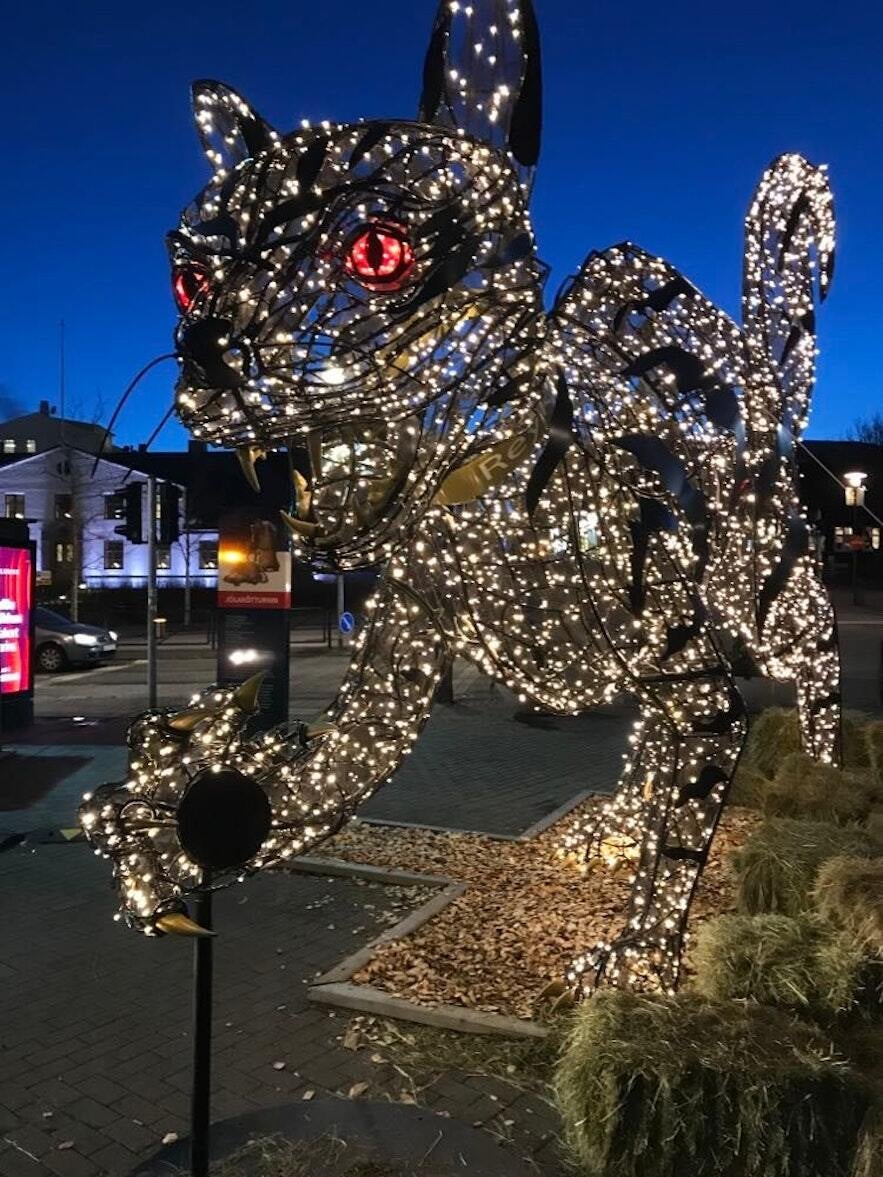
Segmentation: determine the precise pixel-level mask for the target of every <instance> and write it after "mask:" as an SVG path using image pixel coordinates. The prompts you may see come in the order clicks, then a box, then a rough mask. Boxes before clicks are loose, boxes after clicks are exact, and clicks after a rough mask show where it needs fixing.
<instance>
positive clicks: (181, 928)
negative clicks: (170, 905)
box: [155, 911, 216, 936]
mask: <svg viewBox="0 0 883 1177" xmlns="http://www.w3.org/2000/svg"><path fill="white" fill-rule="evenodd" d="M155 926H156V927H157V928H159V930H160V931H161V932H165V933H166V935H167V936H214V935H216V933H215V932H210V931H209V930H208V928H203V927H202V926H201V925H200V924H198V923H197V922H196V920H192V919H191V918H190V916H189V915H185V914H184V912H183V911H170V912H168V913H167V914H166V915H161V916H160V917H159V919H158V920H157V921H156V925H155Z"/></svg>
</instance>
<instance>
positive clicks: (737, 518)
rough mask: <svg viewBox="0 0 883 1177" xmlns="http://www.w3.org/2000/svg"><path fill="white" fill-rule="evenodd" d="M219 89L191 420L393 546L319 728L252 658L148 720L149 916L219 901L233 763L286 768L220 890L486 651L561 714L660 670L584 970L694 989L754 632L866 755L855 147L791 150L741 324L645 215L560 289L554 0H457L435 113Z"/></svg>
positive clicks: (188, 406)
mask: <svg viewBox="0 0 883 1177" xmlns="http://www.w3.org/2000/svg"><path fill="white" fill-rule="evenodd" d="M194 109H195V113H196V122H197V129H198V131H199V134H200V136H201V138H202V141H203V145H204V147H205V150H206V154H207V158H208V159H209V162H210V165H211V167H212V171H213V178H212V180H211V182H210V183H209V185H208V187H207V188H206V189H205V191H204V192H203V193H201V194H200V196H199V197H197V199H196V200H195V201H194V202H193V204H192V205H190V206H189V207H188V209H186V210H185V213H184V215H183V217H182V220H181V223H180V225H179V227H178V229H177V230H176V231H175V232H174V233H172V234H171V235H170V238H169V246H170V252H171V257H172V264H173V288H174V293H175V297H176V300H177V302H178V306H179V309H180V311H181V320H180V323H179V327H178V332H177V347H178V354H179V358H180V361H181V376H180V381H179V385H178V389H177V392H176V402H177V408H178V412H179V415H180V416H181V419H182V421H183V422H184V423H185V424H186V425H187V427H188V428H189V429H190V431H191V432H192V433H193V434H194V435H195V436H197V437H201V438H204V439H206V440H208V441H211V442H213V443H217V444H224V445H228V446H235V447H236V448H237V450H238V452H239V454H240V458H241V460H242V464H243V468H244V470H245V472H246V476H247V477H248V479H249V481H251V482H252V484H254V483H255V482H256V481H257V479H258V478H259V470H260V465H259V460H260V457H261V455H262V454H263V453H264V452H266V451H267V450H268V449H271V448H278V447H283V446H287V447H290V448H299V449H306V450H307V452H308V454H309V457H310V467H311V472H310V476H309V477H306V476H305V475H304V474H302V473H299V472H297V471H295V474H294V478H295V485H294V488H293V495H294V498H295V500H296V504H297V505H296V508H295V512H294V513H293V514H291V515H286V521H287V523H288V525H289V528H290V530H291V532H292V542H293V547H294V551H295V555H296V556H298V557H299V558H301V559H303V560H305V561H308V562H310V563H312V564H313V565H315V566H318V567H323V568H329V567H331V568H336V569H343V568H354V567H363V566H366V565H369V564H373V563H378V562H381V561H382V562H384V564H385V570H384V573H383V576H382V578H381V581H380V585H379V587H378V589H377V592H376V594H375V596H374V598H373V601H372V603H371V605H370V608H369V618H368V621H367V623H366V625H365V627H364V628H363V630H362V631H361V634H360V637H359V639H358V641H357V642H356V645H355V648H354V652H353V658H352V661H351V664H350V667H349V669H348V671H347V673H346V676H345V678H344V681H343V683H342V685H341V688H340V691H339V693H338V695H337V698H336V700H335V702H334V704H333V705H332V706H331V708H330V709H329V711H328V713H327V714H326V715H324V716H323V717H322V718H321V720H320V721H318V722H317V723H315V724H312V725H309V726H304V725H294V726H293V727H289V728H282V729H278V730H275V731H273V732H270V733H266V734H264V735H262V736H259V737H254V738H251V737H249V736H248V734H247V731H248V728H247V723H248V718H249V716H250V714H251V709H252V707H253V705H254V694H255V688H254V687H253V686H249V687H248V688H247V689H246V688H241V689H240V691H238V692H237V691H232V690H227V691H224V690H217V689H212V690H209V691H207V692H205V693H203V694H202V695H201V696H198V697H196V698H195V699H194V700H193V701H192V703H191V706H190V707H189V708H188V709H186V710H185V711H183V712H170V711H159V712H151V713H148V714H147V715H145V716H143V717H141V718H140V719H139V720H137V721H136V722H135V723H134V724H133V726H132V728H131V729H130V733H129V746H130V749H131V754H130V764H129V775H128V779H127V780H126V781H125V782H124V783H123V784H121V785H108V786H103V787H102V788H101V789H99V790H97V791H96V793H95V795H94V796H92V797H90V798H87V799H86V801H85V802H84V804H83V807H82V810H81V814H82V821H83V824H84V826H85V827H86V829H87V830H88V832H89V836H90V838H91V840H92V842H93V843H94V845H95V847H96V849H97V850H98V851H99V852H101V853H104V854H107V855H108V856H109V857H110V858H111V859H112V861H113V864H114V870H115V872H116V876H117V879H118V882H119V886H120V890H121V895H122V905H121V913H122V915H123V916H124V917H125V919H126V920H127V922H128V923H130V924H131V925H132V926H134V927H137V928H139V929H141V930H143V931H145V932H148V933H154V932H157V931H160V932H161V931H170V930H181V929H182V928H185V929H186V928H188V925H187V921H186V920H183V911H184V905H185V902H186V900H187V898H188V897H189V896H190V895H192V894H194V892H195V891H197V890H198V889H199V887H200V886H202V885H205V884H206V877H205V874H204V865H205V864H204V862H202V861H201V860H200V856H199V854H198V853H195V852H194V850H193V847H192V845H191V842H192V838H191V837H190V835H189V834H188V835H187V836H186V837H185V836H184V834H183V833H182V824H183V822H182V817H181V812H182V806H183V805H184V802H185V800H186V798H187V797H188V795H191V796H192V795H194V790H195V789H196V788H197V783H198V782H204V781H205V780H206V779H207V775H208V774H212V773H214V774H218V780H219V782H220V780H221V779H222V778H223V780H225V781H227V782H229V781H231V780H232V782H233V785H234V786H235V784H236V781H240V782H242V781H245V782H248V783H249V785H250V786H255V785H256V786H257V787H258V793H259V795H260V796H261V797H266V799H267V801H268V804H269V815H270V816H269V820H268V826H267V828H266V829H265V830H263V829H262V830H261V832H260V834H259V844H256V845H255V846H253V847H251V848H250V849H249V850H248V853H247V854H245V853H244V852H243V854H244V856H242V857H241V860H236V861H226V860H224V859H223V856H221V855H216V856H215V857H216V858H218V861H219V862H220V866H219V865H218V862H215V863H213V872H212V879H211V885H213V886H221V885H226V884H227V883H229V882H232V881H234V880H235V879H237V878H242V877H244V876H245V875H246V874H249V873H253V872H255V871H259V870H261V869H264V868H265V867H268V866H272V865H274V864H278V863H280V862H283V861H284V860H285V859H287V858H290V857H292V856H294V855H298V854H302V853H304V852H306V851H308V850H309V849H311V848H312V847H314V846H316V845H318V844H319V843H320V842H321V841H323V840H324V839H325V838H327V837H328V836H329V835H330V834H331V833H333V832H334V831H335V830H337V829H339V828H340V826H341V824H342V823H343V822H345V821H346V820H347V819H348V818H349V817H350V816H351V815H352V814H353V813H354V812H355V811H356V810H357V808H358V807H359V805H360V804H362V803H363V802H364V801H365V800H366V799H367V797H369V796H370V795H371V793H372V792H373V791H374V790H375V789H377V788H378V787H379V786H380V785H381V784H383V782H384V781H386V780H387V779H388V778H389V777H390V775H391V774H392V773H393V772H394V771H395V769H396V768H397V767H398V765H399V764H400V763H401V761H402V758H403V757H404V756H405V755H407V753H408V752H409V751H410V749H411V748H412V746H413V744H414V742H415V740H416V739H417V737H418V735H419V733H420V731H421V729H422V726H423V724H424V723H425V721H426V719H427V717H428V715H429V712H430V709H431V706H432V698H433V694H434V690H435V687H436V684H437V683H438V680H439V677H440V675H441V673H442V669H443V667H444V665H445V662H446V659H447V658H449V657H451V656H453V655H456V656H459V657H462V658H466V659H468V660H470V661H471V662H473V663H474V664H475V665H477V666H479V667H480V668H481V669H482V670H483V671H485V672H486V673H487V674H489V675H491V676H492V677H493V678H495V679H496V680H497V681H500V682H502V683H504V684H505V685H506V686H507V687H509V688H510V689H511V690H512V691H513V692H515V693H516V695H517V696H518V697H519V699H520V700H522V701H523V702H525V703H529V704H533V705H535V706H538V707H542V708H544V709H547V710H550V711H552V712H555V713H558V714H575V713H579V712H580V711H583V710H585V709H586V708H588V707H591V706H594V705H597V704H599V703H605V702H610V701H612V700H614V699H615V698H616V697H617V696H619V695H622V694H624V693H625V694H629V695H631V696H633V697H634V698H635V699H636V701H637V703H638V706H639V712H640V715H639V719H638V721H637V724H636V726H635V729H634V732H633V733H632V736H631V739H630V746H629V751H628V755H627V757H626V762H625V766H624V771H623V776H622V779H621V781H620V786H619V789H618V791H617V793H616V795H615V796H614V797H613V798H611V800H610V801H609V802H607V803H606V804H605V805H603V806H602V807H601V808H600V810H594V811H592V814H591V816H579V817H577V818H575V819H574V820H572V821H571V822H570V824H569V825H568V826H567V828H566V830H565V832H564V833H563V835H562V838H561V846H560V850H561V855H562V858H563V859H567V860H571V861H574V862H576V863H577V865H579V866H580V867H581V868H582V869H584V870H586V872H587V875H589V872H590V870H592V869H602V870H605V869H619V868H620V867H622V866H623V865H625V866H626V867H627V868H628V870H629V872H630V875H631V877H632V880H633V888H632V897H631V902H630V906H629V910H628V912H627V913H626V915H625V922H624V927H623V929H622V930H621V931H619V932H618V934H617V935H616V936H613V935H611V937H610V938H609V939H608V940H605V941H604V942H603V943H601V944H598V945H596V946H594V947H592V948H587V951H586V953H585V954H584V955H583V956H581V957H580V958H579V959H578V960H577V961H575V962H572V964H571V965H570V970H569V977H570V980H571V982H572V984H573V985H574V987H576V988H579V989H585V990H590V989H591V988H593V987H594V986H596V985H597V984H599V983H601V982H602V981H603V982H604V983H609V984H616V985H620V986H631V987H635V988H639V989H642V990H651V991H652V990H662V991H671V990H673V989H674V988H675V986H676V985H677V981H678V974H679V968H680V958H681V952H682V948H683V943H684V936H685V927H686V920H687V915H688V912H689V907H690V901H691V899H692V895H693V892H694V890H695V887H696V883H697V881H698V879H699V876H700V874H701V871H702V867H703V865H704V863H705V861H706V859H707V856H708V851H709V846H710V844H711V840H712V838H713V835H714V832H715V828H716V825H717V823H718V820H719V818H720V813H721V809H722V806H723V804H724V801H725V798H726V793H727V789H728V786H729V782H730V780H731V778H732V775H733V772H734V771H735V767H736V764H737V761H738V758H739V754H740V751H741V748H742V744H743V742H744V738H745V732H746V716H745V711H744V707H743V705H742V701H741V699H740V697H739V694H738V691H737V690H736V688H735V684H734V679H733V674H732V670H731V665H732V662H733V658H734V657H735V655H736V654H737V652H738V650H739V649H747V650H749V651H750V652H751V653H752V655H753V656H754V658H755V659H756V660H757V661H758V662H759V663H760V664H761V665H762V666H763V667H764V669H765V670H766V672H767V673H769V674H771V675H773V676H774V677H779V678H784V679H789V680H793V681H795V682H796V684H797V697H798V703H799V709H800V716H801V731H802V735H803V740H804V744H805V746H806V747H807V748H808V749H809V750H810V751H811V752H812V754H813V755H815V756H817V757H819V758H821V759H824V760H829V761H835V760H836V759H837V758H838V756H839V696H838V684H839V664H838V655H837V643H836V633H835V631H834V623H833V614H832V611H831V608H830V603H829V602H828V600H827V597H826V595H825V593H824V590H823V589H822V587H821V585H820V584H819V583H818V581H817V579H816V576H815V572H814V569H813V566H812V562H811V560H810V556H809V554H808V545H807V543H806V528H805V525H804V523H803V521H802V519H801V518H800V515H799V510H798V507H797V501H796V496H795V491H794V458H793V442H794V439H795V438H798V437H799V435H800V432H801V430H802V428H803V427H804V425H805V423H806V416H807V412H808V406H809V397H810V392H811V388H812V383H813V378H814V362H815V360H814V357H815V346H816V345H815V329H814V308H815V306H816V304H817V303H818V302H819V301H821V299H822V298H823V297H824V294H825V293H826V290H827V285H828V280H829V276H830V269H831V258H832V255H833V213H832V205H831V197H830V191H829V188H828V183H827V178H826V175H825V172H824V169H821V168H816V167H813V166H812V165H811V164H809V163H807V162H806V161H805V160H803V159H802V158H801V157H799V156H795V155H788V156H783V157H780V158H779V159H778V160H776V161H774V163H773V164H772V165H771V167H770V168H769V169H768V171H767V172H766V173H765V175H764V177H763V180H762V181H761V184H760V186H759V188H758V190H757V193H756V195H755V198H754V200H753V203H752V205H751V208H750V211H749V216H748V220H747V229H746V250H745V256H746V265H745V275H744V291H745V295H744V310H743V318H744V322H743V326H742V327H739V326H737V325H736V324H734V323H733V322H732V321H731V320H729V319H728V318H727V317H726V316H725V315H724V314H723V312H721V311H720V310H718V309H717V308H716V307H715V306H713V304H711V303H710V302H709V301H708V300H707V299H705V298H704V297H703V296H702V295H701V294H700V293H699V292H698V291H697V290H696V288H695V287H694V286H693V285H692V284H691V283H689V282H688V281H687V280H686V279H685V278H683V277H682V276H681V275H680V274H679V273H678V272H677V271H676V270H675V269H674V268H673V267H671V266H670V265H669V264H668V263H667V262H664V261H662V260H661V259H659V258H655V257H652V256H650V255H648V254H646V253H644V252H643V251H641V250H640V249H638V248H637V247H635V246H632V245H630V244H623V245H619V246H615V247H613V248H611V249H607V250H605V251H603V252H601V253H594V254H591V255H590V256H589V258H588V259H587V261H586V263H585V264H584V266H583V268H582V269H581V270H580V272H579V273H578V274H577V276H576V277H575V278H574V279H573V280H572V281H571V282H570V283H569V284H568V285H567V287H566V288H565V289H564V291H563V292H562V294H561V295H560V296H559V298H558V300H557V302H556V304H555V306H554V307H553V309H552V310H551V312H549V313H548V314H546V313H545V311H544V309H543V298H542V290H543V284H544V280H545V276H546V270H545V267H544V266H543V265H542V263H541V262H539V260H538V259H537V256H536V249H535V242H534V237H533V231H532V228H531V225H530V219H529V214H528V210H527V200H528V195H529V191H530V184H531V179H532V174H533V169H534V166H535V164H536V161H537V155H538V149H539V126H540V69H539V43H538V36H537V30H536V21H535V18H534V14H533V9H532V6H531V5H530V3H529V2H528V0H475V2H474V3H471V4H463V3H457V2H455V3H449V2H447V0H445V2H444V3H442V4H441V6H440V8H439V12H438V16H437V19H436V23H435V27H434V29H433V33H432V37H431V41H430V47H429V51H428V54H427V60H426V65H425V68H424V89H423V96H422V98H421V103H420V121H419V122H416V123H411V122H405V121H397V122H371V123H358V124H354V125H347V126H341V125H337V124H330V123H323V124H321V125H319V126H308V125H302V126H301V127H300V128H298V130H296V131H295V132H293V133H292V134H290V135H286V136H280V135H279V134H278V133H277V132H275V131H273V130H272V129H271V128H270V127H269V126H267V124H266V123H264V121H263V120H262V119H261V118H260V116H259V115H258V114H257V113H256V112H255V111H254V110H253V109H252V108H251V107H250V106H249V105H248V104H247V103H246V102H245V101H244V100H243V99H242V98H240V97H239V96H238V95H236V94H235V93H234V92H233V91H231V90H230V89H228V88H227V87H225V86H222V85H219V84H216V83H199V84H198V85H197V86H196V88H195V91H194ZM200 787H201V786H200ZM219 795H220V791H219ZM243 795H244V794H243ZM215 820H216V822H217V824H223V814H222V813H221V812H220V811H219V812H218V813H217V814H216V815H215ZM562 869H571V868H570V867H569V866H568V865H566V863H564V862H563V863H562ZM590 877H591V876H590V875H589V879H590ZM586 885H587V886H590V885H591V882H590V881H588V880H587V883H586ZM182 921H183V922H182ZM189 930H191V931H193V930H198V929H193V928H189ZM564 963H565V962H562V966H563V965H564Z"/></svg>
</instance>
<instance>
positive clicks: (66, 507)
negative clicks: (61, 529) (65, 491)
mask: <svg viewBox="0 0 883 1177" xmlns="http://www.w3.org/2000/svg"><path fill="white" fill-rule="evenodd" d="M73 509H74V498H73V495H56V496H55V518H56V519H70V517H71V515H72V513H73Z"/></svg>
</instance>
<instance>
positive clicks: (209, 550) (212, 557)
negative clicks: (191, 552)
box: [199, 539, 218, 571]
mask: <svg viewBox="0 0 883 1177" xmlns="http://www.w3.org/2000/svg"><path fill="white" fill-rule="evenodd" d="M217 566H218V545H217V543H216V542H215V541H214V540H208V539H204V540H200V543H199V567H200V568H202V569H203V570H204V571H208V570H209V569H212V568H217Z"/></svg>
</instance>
